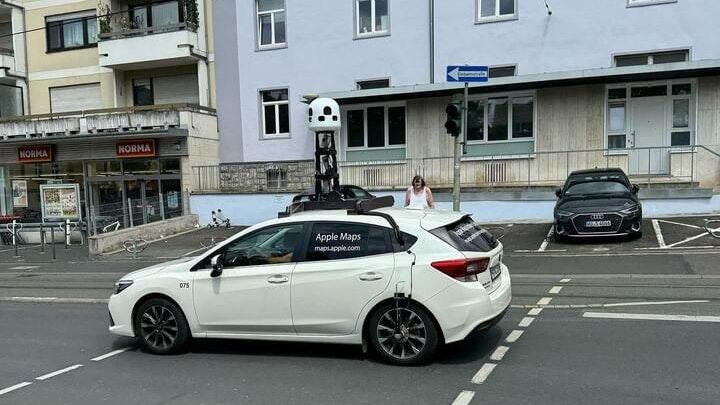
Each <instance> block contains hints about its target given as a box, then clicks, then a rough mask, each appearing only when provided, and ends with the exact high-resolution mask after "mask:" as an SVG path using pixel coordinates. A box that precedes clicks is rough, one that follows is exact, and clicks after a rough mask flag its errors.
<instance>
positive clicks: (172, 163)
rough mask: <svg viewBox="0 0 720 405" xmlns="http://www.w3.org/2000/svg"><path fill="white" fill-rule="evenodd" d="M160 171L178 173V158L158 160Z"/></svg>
mask: <svg viewBox="0 0 720 405" xmlns="http://www.w3.org/2000/svg"><path fill="white" fill-rule="evenodd" d="M160 173H162V174H180V173H181V171H180V159H162V160H160Z"/></svg>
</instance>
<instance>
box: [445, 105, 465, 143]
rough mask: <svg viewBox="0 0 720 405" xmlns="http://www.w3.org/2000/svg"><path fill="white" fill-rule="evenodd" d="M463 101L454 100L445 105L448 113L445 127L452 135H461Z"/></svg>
mask: <svg viewBox="0 0 720 405" xmlns="http://www.w3.org/2000/svg"><path fill="white" fill-rule="evenodd" d="M462 109H463V102H462V101H453V102H451V103H450V104H448V105H447V107H445V112H446V113H447V121H445V129H447V132H448V134H450V135H452V136H458V135H460V132H462Z"/></svg>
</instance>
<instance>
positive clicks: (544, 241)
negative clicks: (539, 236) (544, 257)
mask: <svg viewBox="0 0 720 405" xmlns="http://www.w3.org/2000/svg"><path fill="white" fill-rule="evenodd" d="M552 234H553V227H552V225H550V230H549V231H548V233H547V236H546V237H545V239H544V240H543V241H542V243H541V244H540V248H539V249H538V250H537V251H538V252H544V251H545V249H547V245H548V243H550V237H551V236H552Z"/></svg>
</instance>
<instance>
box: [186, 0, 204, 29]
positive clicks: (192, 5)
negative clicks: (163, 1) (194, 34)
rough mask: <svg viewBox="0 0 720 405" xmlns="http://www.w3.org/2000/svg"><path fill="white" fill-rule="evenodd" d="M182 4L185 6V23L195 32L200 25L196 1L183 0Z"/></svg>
mask: <svg viewBox="0 0 720 405" xmlns="http://www.w3.org/2000/svg"><path fill="white" fill-rule="evenodd" d="M183 3H184V5H185V23H186V24H187V25H188V27H190V28H192V29H193V30H195V29H197V27H198V24H199V23H200V13H199V12H198V5H197V0H183Z"/></svg>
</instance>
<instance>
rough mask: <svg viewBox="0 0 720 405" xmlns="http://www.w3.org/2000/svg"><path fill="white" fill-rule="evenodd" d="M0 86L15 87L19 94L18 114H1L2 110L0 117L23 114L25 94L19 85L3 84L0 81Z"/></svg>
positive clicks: (0, 112)
mask: <svg viewBox="0 0 720 405" xmlns="http://www.w3.org/2000/svg"><path fill="white" fill-rule="evenodd" d="M0 86H2V87H11V88H14V89H17V91H18V92H19V94H20V110H21V111H20V115H2V111H0V118H7V117H20V116H23V115H25V95H24V94H23V88H22V87H20V86H16V85H12V84H4V83H0Z"/></svg>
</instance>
